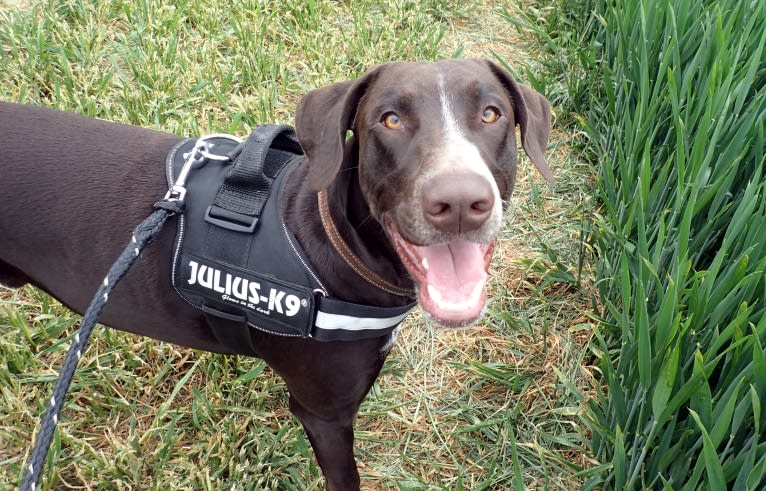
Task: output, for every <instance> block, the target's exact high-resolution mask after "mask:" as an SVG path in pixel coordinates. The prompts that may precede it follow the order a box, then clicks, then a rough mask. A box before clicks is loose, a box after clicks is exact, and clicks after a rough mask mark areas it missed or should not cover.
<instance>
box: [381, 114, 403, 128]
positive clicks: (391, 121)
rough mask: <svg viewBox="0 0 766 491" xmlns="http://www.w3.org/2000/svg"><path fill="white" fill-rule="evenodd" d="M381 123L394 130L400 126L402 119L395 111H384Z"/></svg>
mask: <svg viewBox="0 0 766 491" xmlns="http://www.w3.org/2000/svg"><path fill="white" fill-rule="evenodd" d="M383 125H384V126H385V127H386V128H388V129H391V130H395V129H398V128H400V127H401V126H402V120H401V119H399V115H398V114H396V113H386V114H384V115H383Z"/></svg>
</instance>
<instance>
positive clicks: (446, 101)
mask: <svg viewBox="0 0 766 491" xmlns="http://www.w3.org/2000/svg"><path fill="white" fill-rule="evenodd" d="M438 80H439V103H440V106H441V114H442V120H443V125H444V133H443V138H444V141H443V142H442V145H441V146H440V148H441V152H438V153H437V156H436V159H435V160H436V161H435V162H434V171H435V173H437V174H438V173H447V172H455V171H457V172H461V171H462V172H466V171H467V172H474V173H476V174H479V175H481V176H484V177H485V178H486V179H487V181H489V184H490V186H492V193H493V194H494V195H495V204H494V207H493V210H492V215H493V216H494V217H499V215H500V214H502V204H501V199H500V190H499V189H498V187H497V183H496V182H495V177H494V176H493V175H492V172H491V171H490V170H489V166H488V165H487V163H486V162H485V161H484V159H483V158H482V156H481V153H480V152H479V149H478V148H477V147H476V145H475V144H473V143H472V142H470V141H469V140H468V139H467V138H466V137H465V133H464V132H463V130H462V128H461V127H460V123H459V121H458V119H457V118H456V117H455V112H454V110H453V107H452V96H451V94H450V93H449V92H448V91H447V84H446V83H445V82H444V74H442V73H439V77H438ZM477 117H478V115H477Z"/></svg>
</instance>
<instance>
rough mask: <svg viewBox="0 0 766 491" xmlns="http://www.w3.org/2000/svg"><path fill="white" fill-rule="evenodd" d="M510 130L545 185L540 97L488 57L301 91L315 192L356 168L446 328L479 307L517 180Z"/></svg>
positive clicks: (301, 119) (467, 319)
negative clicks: (349, 141) (517, 131)
mask: <svg viewBox="0 0 766 491" xmlns="http://www.w3.org/2000/svg"><path fill="white" fill-rule="evenodd" d="M517 124H518V125H519V127H520V129H521V138H522V145H523V147H524V150H525V151H526V153H527V155H529V157H530V159H531V160H532V162H533V163H534V164H535V165H536V166H537V168H538V170H539V171H540V172H541V173H542V175H543V176H544V177H545V178H546V179H548V180H549V181H552V180H553V174H552V173H551V170H550V169H549V168H548V166H547V164H546V162H545V158H544V156H543V152H544V150H545V147H546V143H547V140H548V134H549V132H550V125H551V112H550V105H549V104H548V101H547V100H546V99H545V98H544V97H543V96H542V95H540V94H539V93H537V92H535V91H534V90H532V89H530V88H529V87H526V86H524V85H521V84H518V83H517V82H516V81H515V80H514V79H513V78H512V77H511V75H510V74H509V73H508V72H506V71H505V70H503V69H502V68H500V67H499V66H498V65H496V64H494V63H492V62H489V61H483V60H449V61H443V62H439V63H407V62H396V63H388V64H384V65H379V66H376V67H374V68H372V69H371V70H370V71H368V72H367V73H366V74H365V75H364V76H362V77H361V78H359V79H357V80H355V81H349V82H339V83H336V84H333V85H330V86H328V87H324V88H321V89H318V90H314V91H312V92H309V93H308V94H307V95H306V96H305V97H304V98H303V99H302V100H301V102H300V104H299V105H298V110H297V116H296V127H297V132H298V138H299V140H300V143H301V145H302V146H303V148H304V150H305V152H306V154H307V156H308V158H309V162H310V167H309V180H310V183H311V185H312V187H313V188H314V189H316V190H320V189H324V188H326V187H327V186H329V185H330V183H332V181H333V180H334V179H335V177H336V176H337V175H338V173H339V172H340V171H341V169H342V168H343V167H353V166H358V176H359V186H360V188H361V190H362V193H363V195H364V197H365V199H366V201H367V204H368V206H369V208H370V211H371V213H372V215H373V216H374V217H375V218H376V219H377V220H378V221H379V222H380V223H381V224H382V225H383V226H384V227H385V229H386V232H387V234H388V236H389V238H390V240H391V241H392V243H393V245H394V247H395V249H396V251H397V253H398V254H399V256H400V258H401V260H402V263H403V264H404V265H405V267H406V268H407V270H408V271H409V273H410V275H411V276H412V278H413V279H414V281H415V283H416V284H417V285H418V299H419V301H420V304H421V307H422V308H423V310H424V311H425V312H426V313H427V315H428V316H429V317H430V318H431V319H433V320H434V321H435V322H437V323H438V324H441V325H445V326H464V325H468V324H471V323H473V322H475V321H476V320H477V319H478V318H480V317H481V315H482V313H483V311H484V308H485V303H486V292H485V284H486V279H487V268H488V267H489V261H490V259H491V256H492V251H493V249H494V244H495V240H496V236H497V233H498V231H499V229H500V226H501V222H502V212H503V208H504V204H505V203H507V201H508V200H509V199H510V196H511V192H512V191H513V186H514V182H515V177H516V136H515V126H516V125H517ZM349 130H350V131H352V132H353V138H355V140H356V141H355V142H354V144H353V145H347V144H346V143H347V141H346V140H347V132H348V131H349ZM349 149H351V150H352V152H353V154H352V155H347V154H346V155H344V152H349Z"/></svg>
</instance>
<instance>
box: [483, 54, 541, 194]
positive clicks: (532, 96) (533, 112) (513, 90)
mask: <svg viewBox="0 0 766 491" xmlns="http://www.w3.org/2000/svg"><path fill="white" fill-rule="evenodd" d="M486 62H487V64H488V65H489V69H490V70H492V72H493V73H494V75H495V76H496V77H497V78H498V79H499V80H500V82H501V83H502V84H503V85H504V86H505V88H506V90H507V91H508V93H509V94H510V96H511V101H512V102H513V111H514V117H515V119H516V124H518V125H519V127H520V128H521V143H522V145H523V146H524V151H525V152H527V155H529V158H530V160H532V162H533V163H534V164H535V167H537V170H538V171H540V174H542V175H543V177H544V178H545V179H546V180H547V181H548V182H554V181H555V180H556V178H555V177H553V172H551V169H550V167H548V164H547V163H546V162H545V147H546V146H547V144H548V135H550V132H551V105H550V104H549V103H548V100H547V99H546V98H545V97H543V95H542V94H540V93H538V92H537V91H535V90H534V89H532V88H530V87H527V86H526V85H522V84H520V83H518V82H516V80H514V79H513V77H512V76H511V74H510V73H508V72H507V71H506V70H505V69H503V68H501V67H500V66H499V65H497V64H496V63H494V62H492V61H489V60H487V61H486Z"/></svg>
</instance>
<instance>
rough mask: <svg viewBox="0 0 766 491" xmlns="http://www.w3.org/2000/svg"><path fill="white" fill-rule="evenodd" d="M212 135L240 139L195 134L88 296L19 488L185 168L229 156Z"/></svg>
mask: <svg viewBox="0 0 766 491" xmlns="http://www.w3.org/2000/svg"><path fill="white" fill-rule="evenodd" d="M213 138H227V139H231V140H233V141H235V142H237V143H241V142H242V141H241V140H239V139H238V138H236V137H233V136H229V135H217V134H216V135H209V136H206V137H203V138H199V139H198V140H197V141H196V143H195V145H194V148H193V149H192V151H191V152H189V154H188V156H187V157H186V161H185V162H184V165H183V168H182V169H181V171H180V172H179V174H178V178H177V179H176V181H175V183H174V184H173V186H171V188H170V189H169V190H168V192H167V194H166V195H165V197H164V198H163V199H162V200H161V201H159V202H158V203H156V204H155V205H154V208H155V211H154V212H153V213H152V214H151V215H149V217H148V218H146V219H145V220H144V221H143V222H141V223H140V224H139V225H138V226H137V227H136V229H135V230H134V231H133V237H132V238H131V241H130V243H129V244H128V245H127V247H125V250H123V251H122V254H120V257H118V258H117V261H115V263H114V264H113V265H112V267H111V269H110V270H109V273H107V275H106V277H105V278H104V281H103V282H102V283H101V286H100V287H99V289H98V291H97V292H96V295H95V296H94V297H93V300H91V302H90V305H89V306H88V310H86V311H85V315H83V317H82V321H81V323H80V328H79V329H78V330H77V332H76V333H75V335H74V343H72V346H70V348H69V351H68V352H67V355H66V359H65V360H64V364H63V365H62V367H61V373H60V374H59V377H58V379H56V385H55V386H54V387H53V395H52V396H51V398H50V401H49V404H48V405H47V406H46V408H45V414H43V417H42V419H41V420H40V429H39V430H38V432H37V438H36V439H35V446H34V447H33V448H32V453H31V454H30V456H29V461H28V464H27V467H26V469H25V471H24V479H23V480H22V482H21V487H20V488H19V489H20V490H21V491H35V490H36V488H37V482H38V481H39V480H40V473H41V472H42V469H43V465H44V464H45V457H46V456H47V455H48V448H49V447H50V445H51V440H52V439H53V432H54V430H55V429H56V424H57V423H58V419H59V415H60V414H61V407H62V405H63V402H64V397H65V396H66V393H67V391H68V390H69V385H70V384H71V383H72V377H74V372H75V370H76V369H77V363H78V362H79V361H80V358H82V353H83V351H85V347H86V345H87V344H88V339H89V338H90V335H91V333H92V332H93V327H94V326H95V325H96V321H97V320H98V316H99V314H101V311H102V310H103V308H104V306H105V305H106V302H107V300H108V299H109V294H110V293H111V292H112V290H113V289H114V287H115V286H117V283H118V282H119V281H120V280H121V279H122V278H123V276H125V273H127V272H128V270H129V269H130V267H131V266H132V265H133V263H134V262H135V261H136V259H138V256H139V255H140V254H141V251H143V250H144V248H145V247H146V246H148V245H149V244H150V243H151V242H152V240H154V238H155V237H156V236H157V234H159V232H160V230H162V226H163V225H164V224H165V221H166V220H167V219H168V218H169V217H171V216H172V215H175V214H176V213H183V210H184V199H185V197H186V187H185V185H186V179H187V178H188V177H189V172H190V171H191V170H192V169H193V168H195V167H199V166H202V165H205V163H206V162H208V161H210V160H215V161H219V162H223V161H228V160H230V157H229V156H220V155H216V154H214V153H210V148H211V147H212V145H211V144H209V143H208V140H210V139H213Z"/></svg>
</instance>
